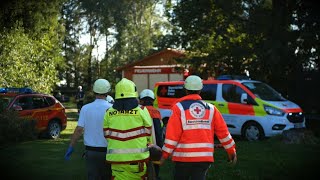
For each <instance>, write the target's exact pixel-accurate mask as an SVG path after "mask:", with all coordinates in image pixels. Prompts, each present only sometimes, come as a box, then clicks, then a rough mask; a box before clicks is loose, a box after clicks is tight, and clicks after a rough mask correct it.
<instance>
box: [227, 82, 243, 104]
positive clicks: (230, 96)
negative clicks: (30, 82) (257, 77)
mask: <svg viewBox="0 0 320 180" xmlns="http://www.w3.org/2000/svg"><path fill="white" fill-rule="evenodd" d="M242 93H245V91H244V90H243V89H242V88H240V87H238V86H236V85H234V84H223V85H222V97H223V99H225V100H226V101H228V102H234V103H241V94H242Z"/></svg>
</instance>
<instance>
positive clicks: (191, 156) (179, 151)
mask: <svg viewBox="0 0 320 180" xmlns="http://www.w3.org/2000/svg"><path fill="white" fill-rule="evenodd" d="M214 135H216V136H217V138H218V139H219V141H220V143H221V144H222V145H223V147H224V148H225V150H226V151H227V153H229V154H233V153H234V152H235V151H236V149H235V142H234V140H233V139H232V137H231V135H230V133H229V131H228V127H227V125H226V123H225V121H224V119H223V117H222V115H221V113H220V112H219V111H218V109H217V108H216V107H214V106H213V105H212V104H208V103H206V102H204V101H202V100H201V97H200V96H199V95H197V94H191V95H187V96H185V97H183V98H181V99H179V101H178V102H177V103H176V104H175V105H174V106H173V107H172V115H171V117H170V118H169V121H168V125H167V129H166V139H165V142H164V146H163V148H162V150H163V151H162V152H163V153H162V156H163V158H165V159H166V158H168V157H169V155H170V154H172V161H179V162H213V161H214V158H213V152H214Z"/></svg>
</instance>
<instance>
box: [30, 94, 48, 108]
mask: <svg viewBox="0 0 320 180" xmlns="http://www.w3.org/2000/svg"><path fill="white" fill-rule="evenodd" d="M32 101H33V108H34V109H39V108H45V107H48V106H49V104H48V103H47V101H45V100H44V98H43V97H42V96H33V97H32Z"/></svg>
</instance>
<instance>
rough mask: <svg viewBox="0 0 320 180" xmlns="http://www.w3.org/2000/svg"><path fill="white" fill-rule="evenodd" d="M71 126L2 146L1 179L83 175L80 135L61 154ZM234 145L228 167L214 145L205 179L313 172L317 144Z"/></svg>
mask: <svg viewBox="0 0 320 180" xmlns="http://www.w3.org/2000/svg"><path fill="white" fill-rule="evenodd" d="M66 107H67V106H66ZM70 107H72V108H74V106H72V105H71V106H70ZM69 115H70V114H69ZM69 115H68V116H69ZM71 115H72V114H71ZM74 116H77V115H74ZM76 125H77V122H76V121H74V120H71V119H70V120H69V121H68V126H67V129H66V130H65V131H63V132H62V135H61V137H60V138H59V139H57V140H48V139H39V140H36V141H29V142H23V143H18V144H12V145H10V146H7V147H2V148H1V149H0V160H1V167H0V168H1V172H2V173H1V179H22V178H23V179H34V180H37V179H46V180H51V179H52V180H56V179H68V180H69V179H77V180H82V179H83V180H84V179H86V170H85V161H84V159H82V157H81V155H82V153H83V151H84V146H83V141H82V140H80V141H79V142H78V143H77V145H76V147H75V152H74V153H73V154H72V157H71V160H70V161H65V160H64V159H63V156H64V153H65V151H66V149H67V147H68V144H69V141H70V136H71V134H72V133H73V130H74V128H75V127H76ZM236 144H237V154H238V163H237V165H236V166H230V165H229V164H228V163H227V162H226V159H227V155H226V153H225V151H224V150H223V149H216V152H215V163H214V164H213V165H212V166H211V168H210V169H209V172H208V178H207V179H210V180H211V179H215V180H217V179H218V180H229V179H230V180H232V179H237V180H241V179H243V180H248V179H253V180H260V179H266V180H267V179H281V180H283V179H308V178H310V177H311V176H315V175H317V169H318V167H317V165H318V162H320V157H319V152H320V144H319V143H318V144H300V145H297V144H295V145H288V144H283V143H281V141H280V138H279V137H274V138H270V139H267V140H264V141H261V142H247V141H241V140H240V139H236ZM173 169H174V165H173V163H172V162H171V161H170V160H167V161H166V162H165V164H164V166H162V167H161V170H160V174H161V178H162V179H164V180H166V179H172V174H173Z"/></svg>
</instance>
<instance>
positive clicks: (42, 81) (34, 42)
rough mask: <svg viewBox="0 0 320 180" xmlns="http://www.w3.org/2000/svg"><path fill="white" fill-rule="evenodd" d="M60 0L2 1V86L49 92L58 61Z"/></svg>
mask: <svg viewBox="0 0 320 180" xmlns="http://www.w3.org/2000/svg"><path fill="white" fill-rule="evenodd" d="M60 5H61V0H54V1H50V2H47V1H44V0H43V1H27V0H15V1H2V2H1V3H0V9H1V11H0V19H1V20H0V25H1V26H0V34H1V40H0V52H1V53H0V56H1V57H0V59H1V66H0V68H1V72H2V76H1V82H2V84H1V85H2V86H29V87H32V88H33V89H35V90H37V91H40V92H46V93H49V92H51V91H52V88H53V87H54V85H55V83H56V82H57V71H56V70H57V68H58V67H59V66H60V65H63V62H62V61H61V60H62V58H61V49H60V47H61V46H60V45H61V39H62V37H61V36H59V35H60V34H61V32H62V28H61V26H60V24H59V22H58V17H59V8H60Z"/></svg>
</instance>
